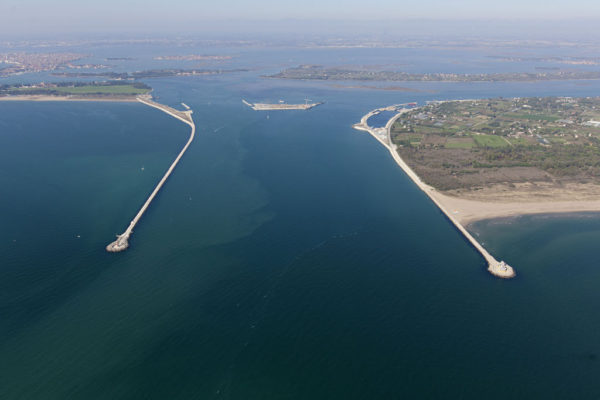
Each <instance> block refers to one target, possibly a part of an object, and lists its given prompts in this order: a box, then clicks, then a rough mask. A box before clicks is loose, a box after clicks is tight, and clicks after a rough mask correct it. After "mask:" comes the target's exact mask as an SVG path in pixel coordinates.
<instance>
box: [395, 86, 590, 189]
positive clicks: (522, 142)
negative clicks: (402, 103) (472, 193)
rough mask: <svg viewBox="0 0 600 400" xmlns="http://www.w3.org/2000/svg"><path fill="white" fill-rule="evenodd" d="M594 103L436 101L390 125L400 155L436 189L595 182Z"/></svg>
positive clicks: (585, 100)
mask: <svg viewBox="0 0 600 400" xmlns="http://www.w3.org/2000/svg"><path fill="white" fill-rule="evenodd" d="M595 121H600V98H578V99H574V98H556V97H548V98H521V99H502V98H498V99H491V100H470V101H452V102H441V103H434V104H430V105H427V106H425V107H421V108H419V109H415V110H413V111H410V112H408V113H406V114H405V115H403V116H402V117H401V118H400V119H398V120H397V121H396V123H395V124H394V126H393V127H392V131H391V136H392V141H393V142H394V143H395V144H397V145H398V151H399V152H400V154H401V156H402V157H403V158H404V159H406V160H407V162H408V163H409V164H410V165H411V166H412V167H413V168H414V169H415V170H416V171H417V173H419V174H420V175H421V177H422V178H423V179H424V180H425V181H426V182H428V183H429V184H431V185H433V186H435V187H437V188H438V189H441V190H449V189H475V188H478V187H482V186H485V185H489V184H494V183H508V184H514V183H520V182H531V181H554V182H556V183H559V184H560V183H565V182H573V181H576V182H594V183H598V184H600V126H597V125H600V124H596V123H595Z"/></svg>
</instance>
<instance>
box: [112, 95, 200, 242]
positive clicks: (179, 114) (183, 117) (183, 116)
mask: <svg viewBox="0 0 600 400" xmlns="http://www.w3.org/2000/svg"><path fill="white" fill-rule="evenodd" d="M137 100H138V101H139V102H140V103H142V104H145V105H147V106H150V107H154V108H157V109H159V110H161V111H163V112H165V113H167V114H169V115H170V116H172V117H174V118H177V119H178V120H180V121H182V122H184V123H186V124H188V125H189V126H190V127H191V128H192V131H191V133H190V138H189V139H188V141H187V143H186V144H185V146H183V149H181V151H180V152H179V155H178V156H177V158H176V159H175V161H173V163H172V164H171V166H170V167H169V169H168V170H167V172H166V173H165V175H164V176H163V177H162V179H161V180H160V181H159V182H158V185H156V187H155V188H154V190H153V191H152V193H151V194H150V196H149V197H148V199H147V200H146V202H145V203H144V205H143V206H142V208H140V210H139V211H138V213H137V214H136V216H135V217H134V218H133V220H131V222H130V223H129V226H128V227H127V229H126V230H125V232H123V233H122V234H121V235H117V240H115V241H114V242H112V243H110V244H109V245H108V246H106V250H107V251H109V252H112V253H115V252H119V251H123V250H126V249H127V248H128V247H129V238H130V237H131V234H132V233H133V228H135V226H136V224H137V223H138V222H139V220H140V219H141V218H142V216H143V215H144V212H146V210H147V209H148V207H149V206H150V203H152V200H154V197H155V196H156V195H157V194H158V192H159V191H160V189H161V188H162V187H163V185H164V184H165V182H166V181H167V179H168V178H169V176H170V175H171V173H172V172H173V170H174V169H175V167H176V166H177V164H178V163H179V160H181V157H182V156H183V154H184V153H185V152H186V150H187V149H188V147H189V146H190V144H191V143H192V140H194V135H195V133H196V125H194V120H193V119H192V112H193V111H192V110H188V111H179V110H175V109H174V108H171V107H169V106H166V105H164V104H160V103H156V102H154V101H152V100H150V99H149V98H141V97H138V99H137Z"/></svg>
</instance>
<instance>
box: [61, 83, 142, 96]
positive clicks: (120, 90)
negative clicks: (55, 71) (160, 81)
mask: <svg viewBox="0 0 600 400" xmlns="http://www.w3.org/2000/svg"><path fill="white" fill-rule="evenodd" d="M52 89H53V90H56V91H58V92H60V93H64V94H113V95H128V94H144V93H148V92H149V89H144V88H136V87H134V86H133V85H128V84H123V85H86V86H75V87H57V88H52Z"/></svg>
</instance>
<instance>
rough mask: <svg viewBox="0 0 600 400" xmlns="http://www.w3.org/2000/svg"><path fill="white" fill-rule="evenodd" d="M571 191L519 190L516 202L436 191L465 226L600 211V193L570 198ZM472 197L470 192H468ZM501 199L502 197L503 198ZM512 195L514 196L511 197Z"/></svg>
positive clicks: (435, 195)
mask: <svg viewBox="0 0 600 400" xmlns="http://www.w3.org/2000/svg"><path fill="white" fill-rule="evenodd" d="M569 193H570V192H569V191H567V190H565V191H564V192H562V193H557V194H556V197H555V198H554V199H553V198H545V199H540V198H539V197H538V196H537V195H536V194H535V193H530V194H529V195H528V193H527V192H518V191H517V192H515V193H514V194H515V196H514V197H522V200H518V201H517V200H515V201H482V200H474V199H470V198H461V197H454V196H449V195H447V194H444V193H441V192H439V191H436V190H434V191H433V192H432V193H431V195H432V196H434V197H435V198H436V199H437V200H438V201H439V202H440V203H441V204H443V205H444V207H445V208H446V209H447V210H448V211H449V212H450V213H452V215H453V216H454V217H455V218H456V219H457V220H458V221H460V223H462V224H464V225H468V224H470V223H473V222H476V221H481V220H484V219H491V218H502V217H515V216H519V215H528V214H554V213H574V212H594V211H596V212H600V196H598V197H596V198H595V199H585V200H583V199H581V200H580V199H577V197H576V195H575V194H574V196H573V198H572V199H571V200H568V199H567V197H568V195H569ZM465 196H468V194H465ZM500 198H501V197H500ZM509 198H510V197H509Z"/></svg>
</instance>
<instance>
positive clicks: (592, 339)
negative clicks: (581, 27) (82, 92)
mask: <svg viewBox="0 0 600 400" xmlns="http://www.w3.org/2000/svg"><path fill="white" fill-rule="evenodd" d="M104 51H106V52H108V50H104ZM154 51H156V49H154ZM213 51H214V50H213ZM353 51H354V53H353V52H351V51H345V50H344V51H341V50H340V51H339V52H337V53H336V52H329V53H327V54H329V55H328V57H331V60H332V62H333V61H336V62H337V63H339V64H343V63H348V62H351V61H354V60H360V59H365V58H366V57H375V58H376V59H377V60H378V61H377V62H380V63H383V62H384V61H385V62H392V61H395V62H397V63H402V62H405V60H404V59H400V58H399V57H400V56H401V55H402V54H404V53H402V54H396V53H394V54H393V55H394V57H398V59H396V58H395V59H394V60H389V59H384V56H383V54H384V53H383V51H379V52H375V51H367V50H365V53H360V52H359V51H358V50H353ZM148 52H150V50H148ZM192 52H194V50H190V51H188V53H192ZM288 52H289V53H286V52H285V51H282V52H281V53H278V52H271V53H270V52H267V51H266V50H265V51H263V52H262V53H260V52H259V53H260V54H259V55H255V56H252V57H251V56H249V55H248V54H247V53H245V52H242V53H239V54H237V55H236V57H237V58H236V59H234V61H232V62H231V63H232V65H236V64H240V65H241V64H244V62H253V63H255V64H256V65H261V63H263V62H264V63H265V64H266V63H267V61H268V62H271V63H273V62H274V61H276V60H278V59H279V58H281V59H282V60H285V62H290V63H292V64H293V63H295V62H301V61H307V62H314V61H315V60H317V59H319V57H321V58H322V57H324V55H323V53H320V52H318V51H314V50H311V51H309V50H306V51H305V53H301V54H300V55H298V54H297V53H296V52H292V51H288ZM357 52H358V53H357ZM396 52H398V51H396ZM115 53H118V51H117V50H115ZM405 53H406V54H404V56H406V57H407V58H408V59H409V60H412V61H411V62H412V64H411V62H409V63H408V64H409V65H411V66H410V68H411V69H418V65H419V63H423V65H425V64H426V65H427V66H428V67H427V68H430V69H431V68H433V67H432V66H431V65H430V63H425V61H427V60H434V61H435V60H437V59H438V58H439V59H442V58H444V57H443V56H444V55H443V54H442V55H437V53H436V54H429V55H427V54H421V52H418V51H412V52H411V51H410V49H408V50H405ZM292 54H293V56H292ZM303 54H304V55H303ZM332 54H333V55H332ZM159 55H160V53H159ZM259 56H260V57H259ZM278 57H279V58H278ZM291 57H295V58H294V59H291ZM377 57H379V58H377ZM410 57H412V58H410ZM446 58H447V57H446ZM290 59H291V60H290ZM478 59H481V60H483V61H481V63H483V62H484V61H485V58H484V57H483V56H481V57H479V58H478ZM282 62H283V61H282ZM442 65H443V64H442ZM448 65H451V64H448ZM476 65H478V64H476ZM124 68H125V67H124ZM278 68H279V67H277V68H275V69H278ZM443 68H445V69H447V68H449V67H448V66H447V65H446V66H444V67H443ZM465 68H466V67H465ZM512 68H513V69H514V68H516V67H514V66H512ZM263 72H264V70H258V72H257V71H252V72H248V73H240V74H231V75H226V76H225V75H224V76H222V77H217V78H209V79H202V78H196V79H185V78H184V79H181V78H179V79H175V78H173V79H160V80H149V81H148V83H149V84H150V85H152V86H153V87H154V88H155V95H156V96H157V97H158V100H159V101H161V102H164V103H167V104H170V105H173V106H177V105H178V103H179V102H181V101H184V102H185V103H187V104H188V105H190V106H191V107H192V108H193V109H194V119H195V121H196V125H197V133H198V134H197V138H196V140H195V141H194V142H193V144H192V146H191V147H190V148H189V150H188V152H187V153H186V154H185V156H184V158H183V159H182V161H181V162H180V164H179V165H178V167H177V169H176V170H175V172H174V173H173V175H172V176H171V178H170V179H169V181H168V182H167V184H166V185H165V186H164V188H163V190H162V191H161V193H160V194H159V196H157V198H156V199H155V201H154V202H153V203H152V206H151V207H150V209H149V210H148V212H147V213H146V214H145V216H144V217H143V219H142V220H141V222H140V223H139V224H138V226H137V228H136V230H135V232H134V234H133V237H132V239H131V241H130V244H131V247H130V248H129V250H127V251H126V252H124V253H119V254H109V253H107V252H106V251H105V250H104V247H105V246H106V244H108V243H109V242H110V241H112V240H113V238H114V235H115V234H117V233H121V232H122V231H124V230H125V228H126V227H127V225H128V224H129V221H130V220H131V219H132V218H133V216H134V215H135V213H136V212H137V210H138V208H139V207H140V206H141V204H142V203H143V202H144V200H145V198H146V196H147V195H148V194H149V192H150V191H151V190H152V189H153V187H154V185H155V184H156V182H157V181H158V180H159V179H160V177H161V176H162V174H163V173H164V171H165V170H166V168H167V167H168V165H169V164H170V163H171V162H172V160H173V159H174V157H175V156H176V154H177V153H178V151H179V149H180V148H181V147H182V146H183V144H184V143H185V142H186V140H187V138H188V135H189V128H188V127H187V125H185V124H183V123H181V122H179V121H177V120H175V119H173V118H171V117H169V116H168V115H166V114H164V113H161V112H160V111H158V110H155V109H151V108H149V107H146V106H143V105H141V104H115V103H59V102H58V103H8V102H2V103H0V187H1V188H2V189H1V190H0V398H1V399H67V398H68V399H136V398H139V399H221V398H223V399H283V398H286V399H394V398H432V399H439V398H463V399H496V398H497V399H506V398H523V399H525V398H527V399H530V398H578V399H583V398H586V399H588V398H589V399H594V398H599V397H600V380H599V379H598V377H600V335H599V334H598V333H599V332H600V316H599V314H598V311H599V310H600V294H599V293H600V291H599V290H598V288H600V268H599V266H600V265H599V262H598V253H597V247H598V245H597V244H598V240H599V239H600V217H599V216H597V215H594V214H586V215H579V216H562V217H544V216H538V217H522V218H516V219H508V220H499V221H487V222H480V223H478V224H475V225H474V226H473V227H472V230H473V232H474V233H475V234H476V235H479V236H480V239H481V241H483V242H485V243H486V246H487V247H488V249H489V250H490V251H491V252H492V253H493V254H495V255H497V257H498V258H502V259H504V260H506V261H508V262H509V263H510V264H511V265H513V266H514V267H515V268H516V271H517V273H518V276H517V278H515V279H514V280H510V281H503V280H499V279H496V278H494V277H492V276H491V275H490V274H488V273H487V272H486V265H485V263H484V260H483V259H482V258H481V257H480V255H479V254H478V253H477V252H476V251H475V250H474V249H472V248H471V247H470V245H469V244H468V242H466V241H465V240H464V239H463V237H462V236H461V235H460V234H459V233H458V232H457V231H456V230H455V229H454V228H453V227H452V225H451V224H450V223H449V222H448V221H447V220H446V219H445V217H444V216H443V215H442V214H441V213H440V212H439V211H438V210H437V208H436V207H435V206H434V205H433V204H432V203H431V202H430V201H429V200H428V198H427V197H426V196H425V195H424V194H423V193H421V192H420V191H419V190H418V189H417V188H416V187H415V186H414V184H413V183H412V182H411V181H410V180H409V179H408V178H407V177H406V176H405V175H404V173H403V172H402V171H401V170H400V169H399V168H398V167H397V166H396V164H395V163H394V161H393V160H392V158H391V156H390V155H389V153H388V152H387V150H385V149H384V148H383V147H381V146H380V145H379V144H378V143H377V142H376V141H375V140H373V139H372V138H371V137H370V136H368V135H367V134H364V133H361V132H358V131H354V130H353V129H352V128H351V125H352V124H353V123H355V122H357V121H359V120H360V117H361V116H362V115H363V114H365V113H366V112H367V111H369V110H371V109H373V108H376V107H381V106H385V105H388V104H396V103H403V102H407V101H418V102H424V101H425V100H430V99H446V98H471V97H490V96H507V97H508V96H528V95H572V96H576V95H594V94H597V93H598V89H599V87H600V84H598V83H590V82H587V83H573V82H555V83H548V82H546V83H542V84H474V85H468V84H431V83H430V84H420V85H418V84H415V83H413V84H412V86H413V87H414V88H415V89H418V90H422V91H420V92H414V93H410V92H408V93H407V92H393V91H377V90H364V89H339V88H335V87H331V86H330V85H329V84H327V83H305V82H280V81H268V80H264V79H260V78H258V75H259V74H260V73H263ZM407 85H408V84H407ZM396 86H397V85H396ZM242 98H245V99H247V100H249V101H277V100H278V99H286V100H288V101H290V102H303V101H304V99H305V98H309V99H311V100H315V101H324V102H325V104H324V105H322V106H320V107H317V108H315V109H313V110H310V111H307V112H280V113H278V112H267V113H264V112H263V113H259V112H255V111H252V110H251V109H249V108H248V107H245V106H244V105H243V104H242V103H241V99H242Z"/></svg>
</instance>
